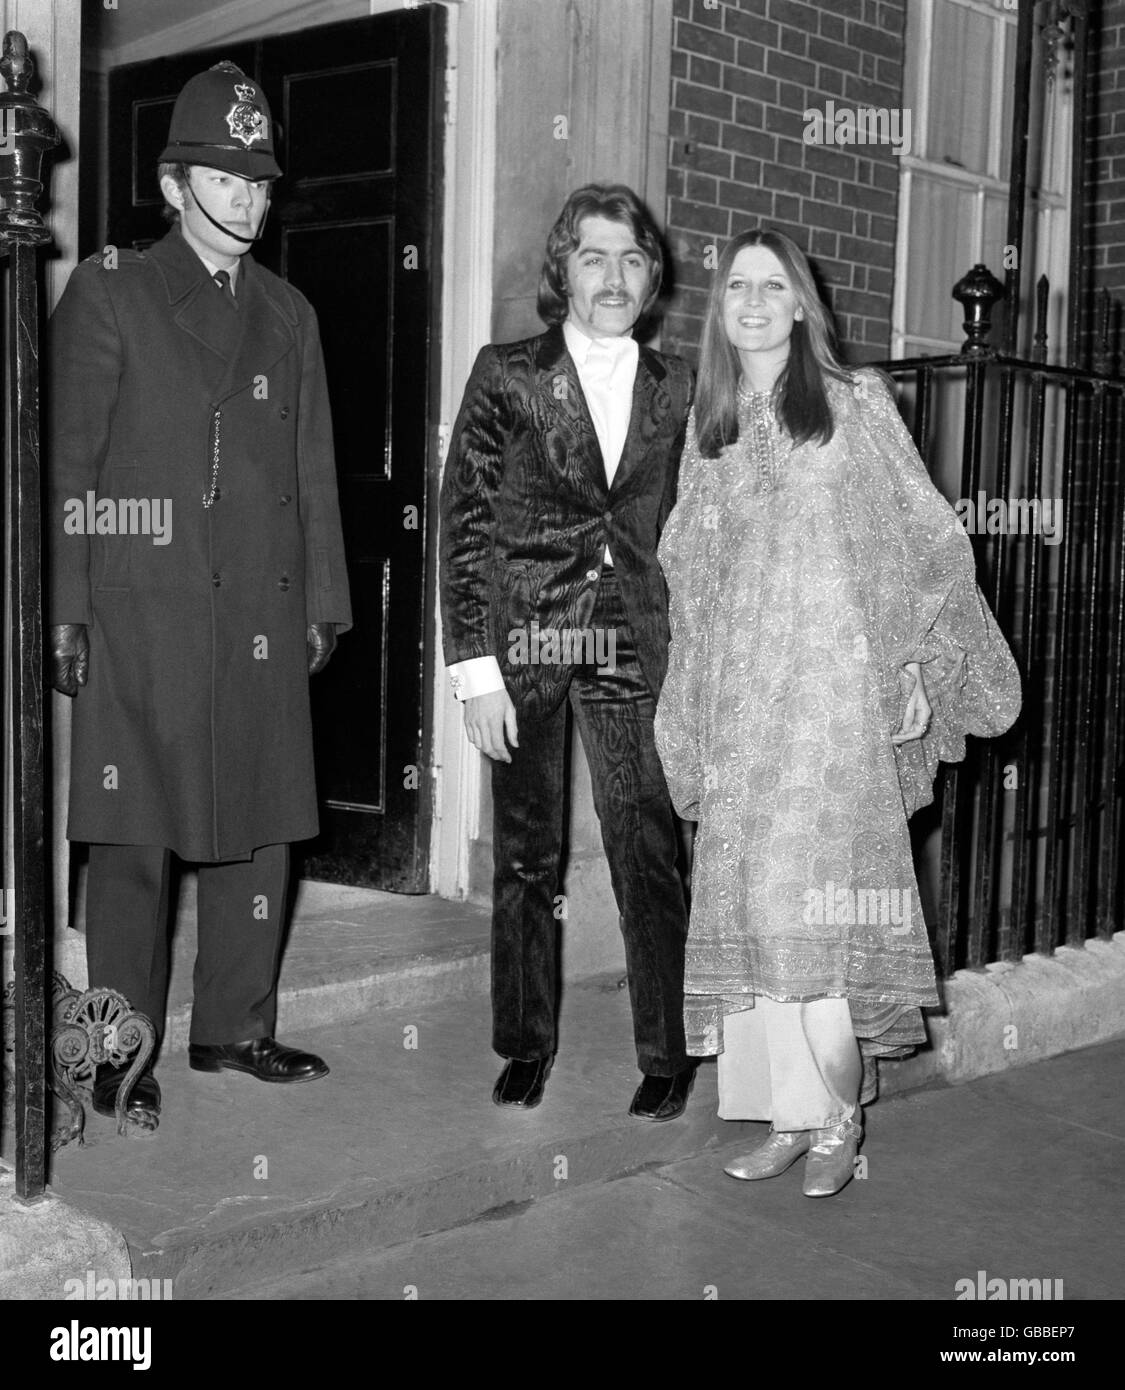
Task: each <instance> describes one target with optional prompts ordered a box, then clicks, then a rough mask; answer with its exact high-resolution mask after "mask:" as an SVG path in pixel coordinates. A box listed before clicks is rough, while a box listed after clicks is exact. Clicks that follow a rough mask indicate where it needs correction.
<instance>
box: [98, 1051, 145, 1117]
mask: <svg viewBox="0 0 1125 1390" xmlns="http://www.w3.org/2000/svg"><path fill="white" fill-rule="evenodd" d="M128 1075H129V1066H128V1065H126V1066H123V1067H111V1066H110V1065H109V1064H108V1063H105V1062H103V1063H102V1065H101V1066H100V1067H99V1068H98V1071H97V1075H96V1076H95V1078H94V1094H93V1098H92V1101H91V1103H92V1105H93V1107H94V1109H95V1110H96V1111H97V1113H98V1114H99V1115H108V1116H109V1118H110V1119H111V1120H112V1119H113V1118H114V1117H115V1116H116V1114H117V1110H116V1106H117V1092H118V1091H119V1090H120V1089H121V1083H122V1082H123V1081H124V1080H125V1078H126V1077H127V1076H128ZM125 1114H126V1116H127V1117H128V1118H129V1120H130V1121H131V1122H132V1123H133V1124H135V1125H136V1126H137V1127H138V1128H140V1129H155V1128H156V1127H157V1125H158V1124H159V1123H160V1086H159V1085H158V1084H157V1080H156V1077H155V1076H153V1074H152V1072H151V1071H143V1072H141V1074H140V1076H138V1077H137V1079H136V1081H135V1082H134V1083H133V1089H132V1090H131V1091H130V1092H129V1099H128V1101H127V1102H126V1105H125Z"/></svg>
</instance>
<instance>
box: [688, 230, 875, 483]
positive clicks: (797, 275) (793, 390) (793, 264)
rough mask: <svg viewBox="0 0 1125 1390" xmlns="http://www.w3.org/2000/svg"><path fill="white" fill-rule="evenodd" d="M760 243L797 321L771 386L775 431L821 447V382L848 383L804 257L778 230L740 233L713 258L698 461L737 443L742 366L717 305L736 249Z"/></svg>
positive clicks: (830, 428)
mask: <svg viewBox="0 0 1125 1390" xmlns="http://www.w3.org/2000/svg"><path fill="white" fill-rule="evenodd" d="M748 246H763V247H765V249H766V250H767V251H772V252H773V254H774V255H775V256H776V257H777V259H778V260H779V261H780V262H781V266H782V269H783V270H784V271H785V273H786V275H787V276H788V277H789V283H790V285H791V286H792V287H793V292H794V294H795V295H796V297H797V305H798V307H799V308H800V309H802V310H803V311H804V317H803V318H800V319H795V320H794V322H793V332H792V335H791V337H790V339H789V360H788V361H787V362H786V364H785V366H784V367H783V368H782V371H781V375H780V376H779V377H778V379H777V382H776V384H775V386H774V389H773V399H774V409H775V411H776V413H777V418H778V421H779V423H780V424H781V427H782V428H783V429H784V430H785V431H786V432H787V433H788V434H789V436H790V438H791V439H792V440H793V443H794V444H803V443H804V442H805V440H808V439H815V440H816V441H817V443H819V444H827V443H828V441H829V440H830V439H831V438H832V435H833V432H834V430H835V427H836V426H835V421H834V420H833V418H832V407H831V406H830V405H829V403H828V391H827V380H826V379H827V378H828V377H836V378H837V379H839V380H841V381H850V380H851V376H850V374H849V372H848V371H847V369H846V368H845V367H844V365H843V363H842V362H841V361H840V358H839V357H838V356H837V353H836V350H835V347H834V345H833V332H832V322H831V320H830V318H829V316H828V311H827V309H825V307H824V305H823V304H822V303H821V302H820V296H819V295H818V294H817V292H816V282H815V281H814V280H813V277H812V271H811V270H810V269H809V263H808V261H807V260H806V258H805V254H804V252H803V251H802V250H801V248H800V247H799V246H798V245H797V243H796V242H795V241H793V239H792V238H791V237H788V236H786V235H785V233H784V232H775V231H768V230H766V231H763V230H761V229H759V230H756V231H753V232H742V233H741V234H740V235H739V236H736V237H732V238H731V240H730V241H728V242H727V244H726V246H725V247H724V249H723V253H722V255H721V256H720V257H719V265H718V269H717V270H716V271H715V278H714V279H713V280H712V282H711V295H710V298H709V300H708V303H707V321H706V323H705V324H704V326H703V345H702V349H701V351H700V357H699V385H698V388H697V390H696V394H695V433H696V438H697V439H698V441H699V448H700V450H701V452H702V454H703V456H704V458H715V457H716V456H717V455H718V453H719V451H720V450H721V449H723V448H725V447H726V446H727V445H728V444H733V443H734V442H735V440H736V439H737V438H738V383H739V381H740V379H741V377H742V366H741V363H740V361H739V356H738V351H737V349H736V348H735V347H734V345H733V344H732V343H731V341H730V339H729V338H728V337H727V332H726V329H725V327H724V326H723V300H724V297H725V295H726V288H727V281H728V279H729V278H730V270H731V266H732V265H733V264H734V259H735V257H736V256H737V255H738V253H739V252H740V251H744V250H745V249H746V248H747V247H748Z"/></svg>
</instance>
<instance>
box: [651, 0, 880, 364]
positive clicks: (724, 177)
mask: <svg viewBox="0 0 1125 1390" xmlns="http://www.w3.org/2000/svg"><path fill="white" fill-rule="evenodd" d="M674 6H675V9H674V13H675V32H674V35H673V49H672V106H671V112H670V117H669V120H670V135H671V142H670V158H669V169H668V206H667V228H668V237H669V241H670V242H671V245H672V249H673V252H674V255H675V270H676V284H677V290H676V294H675V297H674V299H673V301H672V304H671V306H670V311H669V313H668V315H667V317H666V319H665V323H664V335H663V343H664V347H665V349H666V350H667V351H670V352H678V353H681V354H682V355H683V356H685V357H687V358H689V359H690V360H692V361H694V360H695V359H696V356H697V347H698V342H699V336H700V330H701V328H702V324H703V314H704V310H705V307H706V293H707V287H708V285H709V284H710V280H711V272H710V270H709V269H708V268H707V267H706V265H705V256H706V249H707V246H708V245H709V244H711V243H719V244H721V243H722V242H723V241H725V240H726V239H727V238H728V237H730V236H733V235H736V234H737V233H738V232H741V231H745V230H747V229H748V228H751V227H755V226H758V225H771V226H774V227H777V228H778V229H780V230H782V231H786V232H788V233H790V235H792V236H793V237H794V238H795V239H796V240H797V241H798V243H799V244H800V245H801V246H802V247H803V248H804V249H805V251H806V252H807V253H808V254H809V255H810V256H811V258H812V260H813V263H814V267H815V268H816V269H817V271H818V272H819V274H820V278H821V282H822V287H823V289H824V290H825V291H826V292H827V293H826V298H827V300H828V302H829V304H830V305H831V307H832V309H833V311H834V313H835V315H836V323H837V328H838V330H839V333H840V340H841V344H842V346H843V347H844V350H845V354H846V355H847V356H848V357H849V359H850V360H852V361H864V360H867V361H870V360H872V359H875V358H879V357H884V356H887V355H888V353H889V346H890V318H891V293H892V284H893V272H894V249H895V223H896V217H897V209H898V180H899V161H898V158H897V156H896V155H895V154H894V152H893V150H892V149H891V148H890V147H889V146H888V145H850V146H839V145H831V146H830V145H828V144H826V143H825V144H806V143H805V142H804V140H803V138H802V137H803V134H804V132H805V129H806V121H805V117H804V112H805V111H806V110H820V111H823V110H824V109H825V103H826V102H827V101H829V100H831V101H833V102H834V103H835V105H836V109H837V110H839V109H840V108H842V107H844V106H847V107H850V108H853V109H855V108H860V107H883V108H887V109H891V108H897V107H899V106H900V105H901V101H902V80H903V64H902V57H903V38H902V35H903V26H904V18H905V0H831V3H825V4H819V3H798V2H797V0H674Z"/></svg>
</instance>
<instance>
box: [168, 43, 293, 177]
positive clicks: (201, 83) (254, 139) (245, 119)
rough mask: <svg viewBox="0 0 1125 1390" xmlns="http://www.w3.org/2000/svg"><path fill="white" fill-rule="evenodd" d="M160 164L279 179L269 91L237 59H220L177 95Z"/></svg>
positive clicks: (241, 175)
mask: <svg viewBox="0 0 1125 1390" xmlns="http://www.w3.org/2000/svg"><path fill="white" fill-rule="evenodd" d="M160 159H161V162H162V163H163V162H165V161H168V162H172V163H180V164H205V165H207V166H208V167H209V168H211V169H222V170H223V171H224V172H225V173H228V174H237V175H238V176H239V177H240V178H244V179H275V178H277V177H278V176H279V175H280V173H281V168H280V166H279V165H278V163H277V160H276V159H274V155H273V122H272V121H271V119H270V108H269V104H268V103H267V101H266V98H265V95H264V94H263V92H262V91H261V89H260V88H259V87H258V85H257V84H256V83H254V82H251V81H250V79H249V78H248V77H247V76H246V74H245V73H244V72H243V71H242V69H241V68H239V67H236V66H235V65H234V63H230V62H222V63H217V64H216V65H215V66H214V67H213V68H210V69H209V70H208V71H207V72H201V73H199V74H198V75H197V76H195V77H193V78H192V79H191V81H190V82H187V83H185V85H184V89H183V91H182V92H181V93H180V95H179V96H178V97H177V98H176V105H175V108H174V109H173V111H172V124H171V127H170V129H169V131H168V143H167V145H166V146H165V147H164V152H163V154H161V156H160Z"/></svg>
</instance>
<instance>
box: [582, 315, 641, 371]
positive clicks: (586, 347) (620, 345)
mask: <svg viewBox="0 0 1125 1390" xmlns="http://www.w3.org/2000/svg"><path fill="white" fill-rule="evenodd" d="M563 337H564V339H565V340H566V349H567V351H568V352H569V353H570V355H571V357H573V358H574V361H575V365H576V366H579V367H584V366H585V365H586V359H587V357H588V356H589V355H590V349H591V348H592V347H593V345H594V343H595V342H596V343H597V344H598V345H599V346H600V347H602V348H604V349H605V350H606V352H607V353H608V354H609V356H610V359H611V361H613V362H615V363H616V362H619V361H622V360H624V359H627V358H629V357H632V358H633V359H634V361H635V360H636V358H637V355H638V352H639V349H638V347H637V340H636V339H635V338H634V337H633V335H632V334H631V333H626V334H624V335H622V336H621V337H617V338H591V337H589V336H588V335H587V334H585V333H583V332H582V330H581V329H580V328H575V326H574V324H572V323H571V322H570V320H569V319H567V320H566V321H565V322H564V323H563Z"/></svg>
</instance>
